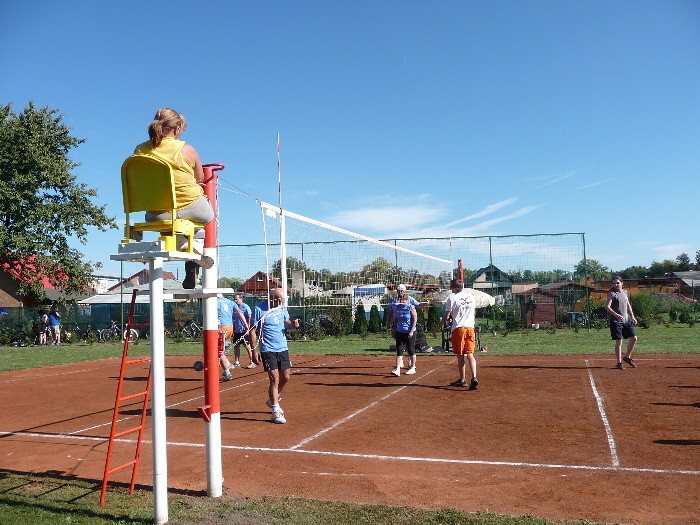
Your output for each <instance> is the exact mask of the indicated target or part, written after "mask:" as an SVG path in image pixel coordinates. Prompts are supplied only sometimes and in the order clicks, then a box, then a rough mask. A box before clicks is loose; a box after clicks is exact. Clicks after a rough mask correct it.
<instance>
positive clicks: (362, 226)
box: [327, 204, 445, 233]
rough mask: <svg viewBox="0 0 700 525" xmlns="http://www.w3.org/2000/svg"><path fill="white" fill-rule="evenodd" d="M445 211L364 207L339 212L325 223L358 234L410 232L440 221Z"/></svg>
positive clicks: (438, 209)
mask: <svg viewBox="0 0 700 525" xmlns="http://www.w3.org/2000/svg"><path fill="white" fill-rule="evenodd" d="M444 215H445V211H444V210H443V209H441V208H436V207H433V206H426V205H422V204H420V205H414V206H411V205H406V206H382V207H365V208H359V209H353V210H345V211H339V212H337V213H334V214H333V215H331V216H330V217H329V218H328V219H327V222H329V223H330V224H334V225H336V226H341V227H343V228H347V229H349V230H353V231H356V232H358V233H361V232H366V231H372V232H389V231H403V230H411V229H415V228H418V227H420V226H423V225H425V224H429V223H431V222H434V221H436V220H439V219H441V218H442V217H443V216H444Z"/></svg>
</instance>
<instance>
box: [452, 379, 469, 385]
mask: <svg viewBox="0 0 700 525" xmlns="http://www.w3.org/2000/svg"><path fill="white" fill-rule="evenodd" d="M450 386H467V380H466V379H458V380H457V381H455V382H454V383H450Z"/></svg>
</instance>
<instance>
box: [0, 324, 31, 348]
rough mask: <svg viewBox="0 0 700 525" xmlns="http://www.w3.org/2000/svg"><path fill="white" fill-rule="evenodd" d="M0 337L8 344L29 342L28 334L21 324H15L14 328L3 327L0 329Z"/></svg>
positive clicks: (25, 344) (24, 344) (16, 344)
mask: <svg viewBox="0 0 700 525" xmlns="http://www.w3.org/2000/svg"><path fill="white" fill-rule="evenodd" d="M0 337H1V338H2V339H3V340H5V341H7V343H9V345H10V346H27V345H28V344H30V338H29V335H27V332H26V331H25V330H24V327H23V326H22V325H21V324H16V325H15V326H14V328H9V327H7V326H6V327H4V328H3V329H2V330H0Z"/></svg>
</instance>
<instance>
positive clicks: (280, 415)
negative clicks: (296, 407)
mask: <svg viewBox="0 0 700 525" xmlns="http://www.w3.org/2000/svg"><path fill="white" fill-rule="evenodd" d="M270 421H272V422H273V423H277V424H280V425H282V424H284V423H286V422H287V420H286V419H285V417H284V412H283V411H282V409H281V408H280V409H278V410H275V409H273V410H272V418H271V419H270Z"/></svg>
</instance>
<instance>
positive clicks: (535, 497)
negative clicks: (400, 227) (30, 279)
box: [0, 354, 700, 524]
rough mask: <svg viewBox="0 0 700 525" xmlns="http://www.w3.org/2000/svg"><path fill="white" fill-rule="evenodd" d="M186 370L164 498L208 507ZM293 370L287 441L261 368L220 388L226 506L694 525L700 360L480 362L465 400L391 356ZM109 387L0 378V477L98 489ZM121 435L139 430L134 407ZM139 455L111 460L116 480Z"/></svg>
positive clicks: (172, 393) (175, 382) (308, 359)
mask: <svg viewBox="0 0 700 525" xmlns="http://www.w3.org/2000/svg"><path fill="white" fill-rule="evenodd" d="M195 359H196V357H181V356H178V357H168V358H166V366H167V370H166V378H167V404H168V411H167V415H168V417H167V438H168V443H169V445H168V486H169V487H172V488H178V489H189V490H195V491H206V473H205V468H206V467H205V457H206V456H205V444H204V442H205V431H204V425H205V424H204V422H203V421H202V419H201V418H200V416H199V414H198V412H197V407H199V406H201V405H203V390H202V374H201V373H198V372H195V371H194V370H193V369H192V366H191V365H192V363H193V361H194V360H195ZM293 361H294V365H295V368H294V371H293V375H292V379H291V382H290V383H289V385H288V386H287V388H286V389H285V391H284V395H283V399H282V403H281V404H282V406H283V408H284V410H285V414H286V417H287V421H288V423H287V424H286V425H274V424H272V423H270V421H269V419H270V410H269V409H268V408H267V407H266V406H265V400H266V399H267V375H266V374H265V373H264V372H262V371H261V370H260V368H257V369H254V370H245V369H243V370H236V372H235V375H234V379H233V380H232V381H230V382H228V383H222V384H221V421H222V423H221V426H222V445H223V451H222V456H223V468H224V476H225V481H224V490H225V492H226V493H229V494H237V495H242V496H249V497H257V496H261V495H276V496H282V495H295V496H300V497H308V498H319V499H333V500H343V501H348V502H362V503H384V504H391V505H405V506H415V507H455V508H459V509H463V510H466V511H472V512H476V511H484V512H485V511H489V512H497V513H503V514H514V515H524V514H531V515H535V516H542V517H548V518H558V519H563V518H569V519H587V520H592V521H604V522H616V523H617V522H620V523H635V524H636V523H639V524H651V523H659V524H662V523H663V524H688V523H698V522H700V496H699V495H700V411H699V410H698V408H700V403H699V402H700V380H699V379H700V355H643V356H639V359H638V365H639V367H638V368H636V369H630V368H627V369H625V370H624V371H620V370H615V369H614V368H613V366H612V365H613V364H614V360H613V359H612V358H611V356H530V357H497V356H479V357H478V364H479V374H478V375H479V380H480V385H479V389H478V390H477V391H475V392H469V391H467V390H466V389H463V388H457V387H452V386H448V385H449V383H451V382H452V381H454V380H455V379H456V367H455V359H454V357H452V356H449V355H445V354H443V355H429V356H420V357H419V360H418V373H417V374H416V375H414V376H405V375H402V376H401V377H400V378H396V377H393V376H391V375H390V370H391V367H392V362H393V357H391V356H381V357H347V356H342V357H341V356H298V357H296V358H294V359H293ZM118 372H119V360H113V359H110V360H103V361H97V362H89V363H81V364H75V365H70V366H58V367H50V368H45V369H41V370H27V371H20V372H7V373H3V374H0V402H1V403H2V407H3V410H2V414H1V415H0V438H1V439H0V458H2V463H1V464H0V468H3V469H7V470H11V471H18V472H27V473H53V474H56V475H63V476H76V477H79V478H82V479H88V480H96V481H101V479H102V474H103V470H104V464H105V455H106V451H107V437H108V436H109V430H110V423H111V418H112V410H113V406H114V396H115V391H116V386H117V377H118ZM145 375H146V370H145V369H143V370H141V372H140V373H139V370H138V369H137V370H136V371H131V373H130V377H129V379H128V380H127V381H126V385H127V386H126V388H129V389H131V388H133V389H134V390H136V389H138V388H143V383H142V381H143V380H144V379H145ZM121 417H122V418H133V419H134V420H133V422H131V423H129V422H123V423H125V424H127V425H129V424H131V425H134V424H136V422H137V420H136V418H137V417H138V404H134V405H133V407H129V406H127V407H126V408H125V409H123V410H122V413H121ZM145 438H146V441H145V443H144V448H143V452H142V458H141V462H140V465H139V471H138V478H137V482H138V483H139V484H140V485H145V486H150V485H151V484H152V474H151V457H152V454H151V448H150V445H149V443H150V439H151V434H150V427H149V429H148V430H147V432H146V435H145ZM133 446H134V445H133V443H122V444H120V445H117V447H116V449H115V460H114V463H113V465H115V464H118V463H123V462H125V461H127V460H128V459H129V457H130V456H133V450H134V449H133ZM111 479H112V480H113V481H116V482H125V481H128V479H129V478H128V475H127V473H125V472H122V473H118V474H116V475H114V476H113V478H111ZM95 498H96V499H97V498H99V494H98V493H97V492H96V493H95ZM109 503H110V502H109V494H108V495H107V506H109Z"/></svg>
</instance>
